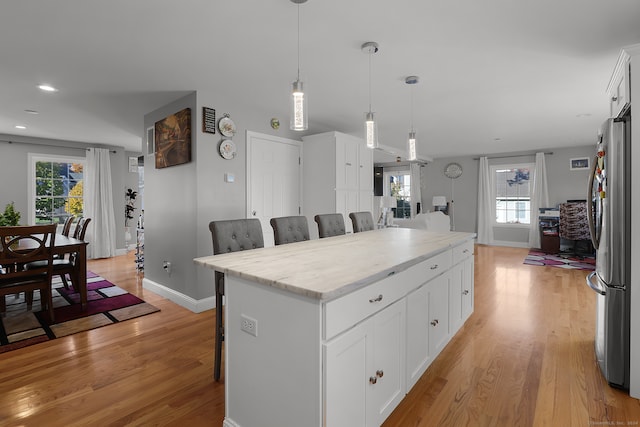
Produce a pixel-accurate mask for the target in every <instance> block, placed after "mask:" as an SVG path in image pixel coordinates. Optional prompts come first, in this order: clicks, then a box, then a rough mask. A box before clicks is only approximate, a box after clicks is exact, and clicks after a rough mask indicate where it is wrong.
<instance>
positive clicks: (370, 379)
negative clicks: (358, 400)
mask: <svg viewBox="0 0 640 427" xmlns="http://www.w3.org/2000/svg"><path fill="white" fill-rule="evenodd" d="M377 382H378V379H377V378H376V377H369V384H375V383H377Z"/></svg>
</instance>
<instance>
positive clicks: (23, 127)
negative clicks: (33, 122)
mask: <svg viewBox="0 0 640 427" xmlns="http://www.w3.org/2000/svg"><path fill="white" fill-rule="evenodd" d="M26 128H27V127H26V126H22V125H16V129H26Z"/></svg>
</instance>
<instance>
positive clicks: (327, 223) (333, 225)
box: [313, 213, 345, 239]
mask: <svg viewBox="0 0 640 427" xmlns="http://www.w3.org/2000/svg"><path fill="white" fill-rule="evenodd" d="M313 220H314V221H315V222H317V223H318V235H319V236H320V238H321V239H322V238H323V237H332V236H340V235H343V234H345V227H344V217H343V216H342V214H341V213H332V214H320V215H316V216H315V217H314V218H313Z"/></svg>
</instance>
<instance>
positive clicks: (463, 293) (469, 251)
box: [449, 241, 474, 331]
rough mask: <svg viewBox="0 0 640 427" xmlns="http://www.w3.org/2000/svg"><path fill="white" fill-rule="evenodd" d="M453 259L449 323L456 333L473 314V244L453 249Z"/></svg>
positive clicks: (469, 243)
mask: <svg viewBox="0 0 640 427" xmlns="http://www.w3.org/2000/svg"><path fill="white" fill-rule="evenodd" d="M453 258H454V260H453V264H454V265H453V267H451V283H450V287H449V290H450V295H449V304H450V305H449V322H450V326H451V329H452V330H453V331H457V330H458V329H459V328H460V327H461V326H462V324H463V323H464V322H465V320H467V319H468V318H469V316H470V315H471V313H473V301H474V292H473V291H474V277H473V271H474V258H473V242H472V241H470V242H467V243H465V244H463V245H460V246H458V247H455V248H453Z"/></svg>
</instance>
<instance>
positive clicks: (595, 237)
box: [587, 156, 600, 289]
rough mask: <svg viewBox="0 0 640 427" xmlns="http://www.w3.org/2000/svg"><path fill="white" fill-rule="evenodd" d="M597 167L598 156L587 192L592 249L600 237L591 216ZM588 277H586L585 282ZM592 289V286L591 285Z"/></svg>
mask: <svg viewBox="0 0 640 427" xmlns="http://www.w3.org/2000/svg"><path fill="white" fill-rule="evenodd" d="M597 167H598V156H596V158H595V159H594V161H593V166H591V174H590V175H589V194H588V197H587V219H588V223H589V232H590V234H591V243H593V247H594V249H598V245H599V244H600V237H599V236H598V235H596V233H597V231H596V225H595V218H594V216H593V179H594V178H595V175H596V168H597ZM596 198H598V199H599V198H600V196H599V195H596ZM588 281H589V279H587V282H588ZM591 288H592V289H593V286H591Z"/></svg>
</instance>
